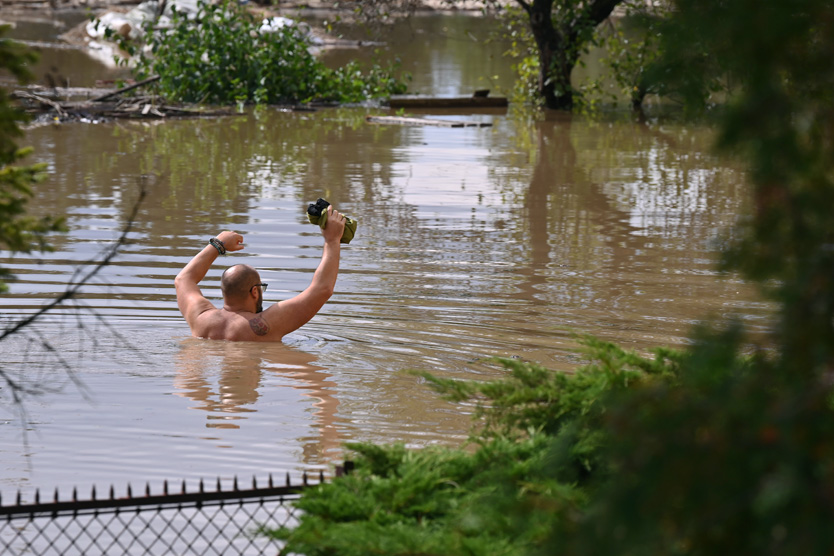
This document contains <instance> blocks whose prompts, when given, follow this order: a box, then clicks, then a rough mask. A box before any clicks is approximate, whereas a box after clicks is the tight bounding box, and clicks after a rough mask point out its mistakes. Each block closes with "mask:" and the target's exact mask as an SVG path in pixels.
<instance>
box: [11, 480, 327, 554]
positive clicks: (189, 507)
mask: <svg viewBox="0 0 834 556" xmlns="http://www.w3.org/2000/svg"><path fill="white" fill-rule="evenodd" d="M337 472H341V469H337ZM324 480H325V479H324V474H323V473H322V472H319V473H318V475H317V476H314V477H310V476H308V474H307V473H304V475H303V476H302V480H301V483H300V484H292V483H291V481H290V476H289V474H287V476H286V481H285V482H284V484H283V485H280V486H279V485H276V484H274V483H273V480H272V476H271V475H270V476H269V478H268V480H267V481H266V484H264V485H262V486H259V485H258V483H257V481H256V480H255V479H253V480H252V485H251V488H245V489H242V488H239V487H238V481H237V478H235V479H234V482H233V484H232V485H231V488H226V489H225V490H224V489H223V485H222V484H221V481H220V479H218V480H217V483H216V485H214V488H213V489H212V490H207V489H206V487H205V485H204V484H203V482H202V481H200V483H199V485H198V486H197V488H196V489H195V490H193V491H191V492H189V491H188V490H187V488H186V483H185V482H183V483H182V486H181V488H179V489H178V492H170V491H169V486H168V483H167V482H165V483H164V484H163V488H162V492H161V493H158V494H152V493H151V489H150V486H149V485H148V486H146V487H145V490H144V492H143V493H141V494H140V495H138V496H137V495H135V494H134V493H133V492H132V489H131V487H130V486H128V487H127V492H126V495H125V496H123V497H116V496H115V492H114V490H113V488H112V487H111V489H110V492H109V494H108V495H107V496H105V497H103V498H99V497H97V496H96V491H95V487H94V488H93V490H92V493H91V495H90V497H89V498H88V499H84V500H79V499H78V496H77V494H76V492H75V491H73V493H72V497H71V498H70V499H69V500H60V499H59V495H58V491H57V490H56V491H55V493H54V496H53V497H52V500H50V501H42V500H41V495H40V493H39V492H38V491H36V492H35V499H34V501H32V502H24V501H23V500H21V495H20V493H18V495H17V499H16V500H15V501H14V502H13V503H12V504H10V505H3V504H2V501H0V554H3V555H23V554H26V555H47V554H49V555H52V554H61V555H74V554H78V555H84V556H93V555H98V554H101V555H108V556H111V555H118V554H129V555H131V556H133V555H170V554H176V555H183V556H184V555H209V554H217V555H223V556H228V555H236V554H238V555H246V556H249V555H250V554H251V555H255V554H269V555H271V556H274V555H275V554H277V553H278V552H279V551H280V548H281V547H280V545H279V544H278V542H277V541H274V540H271V539H269V538H267V537H266V536H263V535H257V534H256V532H257V530H258V529H259V528H262V527H263V528H269V529H273V528H277V527H281V526H287V527H292V526H293V525H294V524H295V523H296V516H295V510H294V508H293V507H292V505H291V502H292V500H294V499H296V498H298V496H299V493H300V492H301V491H302V490H303V489H304V488H306V487H308V486H311V485H313V484H319V483H321V482H324Z"/></svg>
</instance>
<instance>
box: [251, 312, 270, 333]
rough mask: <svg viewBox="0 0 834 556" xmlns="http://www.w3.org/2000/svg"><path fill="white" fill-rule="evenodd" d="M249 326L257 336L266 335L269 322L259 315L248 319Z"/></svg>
mask: <svg viewBox="0 0 834 556" xmlns="http://www.w3.org/2000/svg"><path fill="white" fill-rule="evenodd" d="M249 326H251V327H252V332H254V333H255V334H256V335H258V336H266V334H267V332H269V323H268V322H266V320H265V319H264V318H263V317H261V316H257V317H254V318H251V319H249Z"/></svg>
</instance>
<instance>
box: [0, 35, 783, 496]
mask: <svg viewBox="0 0 834 556" xmlns="http://www.w3.org/2000/svg"><path fill="white" fill-rule="evenodd" d="M432 56H434V57H436V58H438V57H439V58H442V55H440V54H438V53H437V52H430V53H427V60H426V64H427V65H428V64H430V60H431V59H432ZM420 79H422V80H424V81H425V82H431V80H432V79H431V78H429V77H426V76H423V77H421V78H420ZM442 79H450V78H449V77H445V78H442ZM441 88H442V87H441ZM380 112H384V111H380V110H378V109H373V108H342V109H332V110H331V109H328V110H320V111H317V112H311V113H300V112H285V111H281V110H277V109H271V108H266V109H258V110H250V111H247V112H246V113H244V114H241V115H238V116H233V117H226V118H220V119H203V120H178V121H167V122H131V121H119V122H112V123H105V124H96V125H90V124H71V125H60V126H52V125H48V126H41V127H37V128H34V129H32V130H31V131H29V132H28V134H27V136H26V144H29V145H32V146H33V147H34V149H35V153H36V154H35V155H34V156H33V158H34V159H36V160H39V161H44V162H46V163H47V164H48V165H49V178H48V179H47V180H46V181H45V182H44V183H43V184H41V185H39V186H38V188H37V191H38V193H37V198H36V200H35V202H34V203H33V207H32V208H33V212H35V213H38V214H65V215H66V216H67V218H68V224H69V228H70V231H69V233H68V234H66V235H64V236H56V237H55V238H54V240H53V244H54V246H55V251H54V252H52V253H46V254H43V255H40V256H38V257H30V256H22V255H17V256H14V257H10V256H9V254H8V253H3V254H2V256H3V257H2V259H0V264H2V266H4V267H6V268H9V269H10V270H11V271H12V272H14V273H15V274H16V275H17V276H18V278H19V280H18V281H17V282H15V283H13V284H12V285H11V291H10V293H9V294H8V295H5V296H3V297H2V300H0V304H1V305H2V317H3V319H4V320H5V321H6V322H11V321H13V320H14V319H17V318H20V317H21V316H23V315H27V314H31V313H33V312H34V311H35V310H37V308H38V307H40V306H41V305H42V304H44V303H45V302H47V301H48V300H49V299H50V298H51V297H53V296H55V295H57V294H59V293H60V292H62V291H64V289H65V288H66V284H67V283H68V282H71V281H73V280H77V279H78V278H79V276H81V275H83V273H84V269H85V268H88V267H86V266H85V262H86V261H89V260H93V259H96V258H98V257H100V253H101V251H102V249H104V248H106V247H107V246H108V245H109V244H110V242H112V241H113V240H114V239H115V238H116V237H117V236H118V235H119V232H120V230H121V229H122V227H123V226H124V224H125V221H126V219H127V218H128V216H129V214H130V212H131V210H132V208H133V207H134V205H135V203H136V201H137V199H138V197H139V190H140V188H142V187H144V188H145V190H146V193H147V197H146V199H145V200H144V201H143V202H142V204H141V205H140V207H139V211H138V217H137V219H136V222H135V224H134V228H133V229H132V231H131V232H130V233H129V236H128V243H127V245H125V246H124V247H123V248H122V249H121V250H120V252H119V254H118V256H117V257H116V258H115V259H114V262H113V264H111V265H110V266H108V267H106V268H104V269H103V270H102V272H101V273H100V274H99V275H97V276H96V277H95V278H94V279H93V280H92V282H91V283H90V284H89V285H87V286H85V287H84V288H83V290H82V292H83V293H82V294H81V296H80V297H79V298H78V299H77V300H76V301H74V302H73V303H71V304H70V305H69V306H68V307H65V308H62V309H59V310H56V311H54V312H52V313H50V314H49V315H48V316H47V317H45V318H44V319H43V320H41V321H39V322H38V324H37V325H36V326H35V327H33V328H31V329H30V330H29V331H28V332H27V333H26V334H24V335H20V336H17V337H15V338H13V339H12V340H11V341H6V342H4V343H3V344H2V347H1V348H0V349H2V352H3V355H2V358H3V363H4V368H5V369H12V370H13V373H14V376H15V377H16V378H18V379H19V380H21V381H23V383H24V384H31V385H47V386H49V387H50V388H53V389H55V390H58V392H56V393H51V394H48V395H45V396H41V397H36V398H30V399H29V400H28V401H27V403H26V405H25V409H26V411H27V414H26V415H25V418H24V419H23V421H21V416H20V414H19V413H17V412H16V411H15V410H14V409H13V408H12V407H13V406H11V405H9V404H8V403H7V404H6V406H5V407H6V408H7V409H6V419H5V420H4V421H2V427H0V450H2V459H1V460H0V461H2V468H0V487H2V489H3V490H6V489H12V488H18V487H24V488H29V487H31V486H40V487H44V488H50V489H51V488H53V487H55V486H59V487H61V488H62V489H64V488H69V487H71V486H72V485H79V486H82V487H83V486H84V485H87V484H90V483H93V482H98V483H99V484H100V483H101V482H102V481H103V482H105V483H106V482H115V483H117V484H121V483H126V482H128V481H140V482H141V481H144V480H157V479H159V480H161V479H163V478H168V479H176V480H180V479H188V480H193V479H196V478H197V477H214V476H217V475H221V476H226V477H228V476H232V475H239V476H243V477H246V476H248V475H251V474H263V473H266V472H270V471H276V472H283V471H285V470H287V469H295V468H298V467H311V466H326V465H328V464H330V463H333V462H335V461H338V460H340V459H341V458H342V457H343V452H342V449H341V444H342V443H343V442H345V441H360V440H361V441H374V442H405V443H407V444H408V445H412V446H425V445H428V444H432V443H442V444H459V443H460V442H461V441H462V440H463V439H464V438H465V436H466V433H467V431H468V427H469V424H470V420H469V419H470V418H469V411H470V408H467V407H460V406H456V405H452V404H448V403H446V402H443V401H441V400H439V399H438V398H437V397H436V396H435V395H434V394H433V393H432V392H431V391H429V390H428V388H426V387H425V386H424V385H423V384H421V381H420V380H419V379H416V378H415V377H414V376H412V375H410V374H407V373H405V372H404V371H406V370H408V369H426V370H430V371H435V372H437V373H439V374H441V375H443V376H451V377H459V378H475V379H486V378H494V377H498V376H501V375H502V374H503V371H502V370H501V368H500V367H499V366H497V365H495V364H493V363H491V362H489V361H488V360H487V358H489V357H492V356H503V357H515V358H521V359H524V360H530V361H536V362H540V363H542V364H544V365H546V366H549V367H552V368H556V369H560V370H565V371H569V370H571V369H573V368H575V367H576V365H577V364H579V362H581V360H582V358H581V357H580V356H579V355H578V354H577V353H576V351H575V350H576V348H577V343H576V341H575V339H574V337H573V334H574V333H582V334H584V333H590V334H595V335H598V336H600V337H602V338H603V339H606V340H612V341H616V342H618V343H620V344H622V345H624V346H625V347H627V348H633V349H637V350H641V351H643V350H647V349H650V348H651V347H653V346H659V345H673V346H681V345H684V344H685V343H686V341H687V340H686V338H687V334H688V332H689V330H690V327H691V326H692V325H693V324H694V323H696V322H697V321H698V320H699V319H701V318H703V317H706V316H708V315H718V316H726V315H731V314H738V315H740V317H741V318H742V319H744V320H745V322H747V323H748V325H749V326H750V327H751V328H752V329H753V330H754V331H757V332H764V331H765V330H766V329H767V323H768V316H769V308H768V306H767V305H766V304H765V303H762V302H761V301H760V300H759V299H758V297H757V296H756V294H755V292H754V290H753V288H752V287H751V286H749V285H747V284H745V283H743V282H742V281H740V280H739V279H737V278H735V277H732V276H729V277H728V276H719V275H718V274H717V273H716V272H715V270H714V262H715V257H716V253H717V251H716V248H715V246H714V241H715V240H716V238H718V237H719V235H720V234H721V233H722V231H724V230H726V228H727V227H728V226H729V225H730V224H731V223H732V222H733V220H734V219H735V217H736V215H737V214H738V213H739V212H740V211H742V210H743V206H744V203H745V199H746V195H747V186H746V185H745V177H744V174H743V173H742V172H741V171H739V169H738V168H737V167H734V166H733V165H732V164H730V163H728V162H727V161H723V160H719V159H717V158H716V157H714V156H713V155H711V154H710V146H711V143H712V140H713V133H712V132H711V131H710V129H709V128H707V127H701V126H696V125H682V124H678V123H674V122H671V121H663V120H657V121H653V122H651V123H650V124H641V123H636V122H634V121H633V120H632V119H631V118H628V117H622V118H620V117H617V118H606V119H603V120H602V121H589V120H585V119H582V118H579V117H570V116H565V115H558V116H557V115H553V116H551V117H550V118H549V119H548V120H546V121H531V120H529V119H526V118H524V117H515V116H513V115H512V113H510V114H506V113H502V112H498V113H486V114H476V115H466V116H454V115H449V114H431V116H432V117H443V118H459V119H466V120H475V121H480V122H484V123H489V124H492V125H491V127H483V128H454V129H449V128H437V127H398V126H378V125H372V124H368V123H366V122H365V116H366V115H367V114H369V113H380ZM319 196H322V197H326V198H327V199H329V200H330V201H331V202H332V203H333V204H334V205H335V206H336V207H338V208H339V209H340V210H342V211H343V212H345V213H347V214H348V215H350V216H353V217H355V218H357V219H358V220H359V229H358V233H357V236H356V238H355V239H354V240H353V242H352V243H351V244H350V245H349V246H346V247H345V248H344V249H343V251H342V253H343V254H342V266H341V273H340V278H339V282H338V285H337V291H336V294H335V295H334V296H333V298H332V299H331V301H330V302H329V303H328V304H327V305H326V306H325V307H324V308H323V310H322V311H321V313H320V314H319V315H318V316H317V317H315V318H314V319H313V320H312V321H311V322H310V323H309V324H308V325H307V326H305V327H303V328H302V329H300V330H299V331H297V332H296V333H293V334H291V335H289V336H288V337H287V338H286V339H285V342H284V343H283V344H280V345H267V346H264V345H260V344H258V345H255V344H247V343H244V344H231V343H225V342H211V341H204V340H199V339H194V338H190V337H189V332H188V328H187V326H186V325H185V323H184V321H183V320H182V318H181V316H180V314H179V312H178V311H177V307H176V301H175V296H174V289H173V278H174V276H175V275H176V273H177V272H178V271H179V270H180V269H181V268H182V267H183V266H184V265H185V264H186V263H187V262H188V260H189V259H190V258H191V257H192V256H193V255H194V254H196V253H197V252H198V251H199V250H200V249H201V248H202V247H203V246H204V245H205V244H206V242H207V240H208V239H209V238H210V237H212V236H214V235H216V234H217V233H218V232H219V231H221V230H224V229H233V230H236V231H238V232H240V233H242V234H243V235H244V237H245V241H246V249H245V250H244V251H243V252H240V253H236V254H233V255H230V256H227V257H225V258H220V259H218V261H217V263H216V264H215V265H214V266H213V267H212V269H211V270H210V272H209V273H208V276H207V277H206V279H205V281H204V283H203V292H204V293H205V294H206V296H207V297H209V298H210V299H212V300H214V301H215V302H217V301H218V300H219V276H220V273H221V272H222V270H223V269H224V268H225V267H226V266H227V265H229V264H233V263H237V262H246V263H249V264H252V265H254V266H256V267H257V268H259V269H260V272H261V276H262V278H263V280H264V281H265V282H267V283H269V289H268V290H267V292H266V294H265V302H266V303H270V302H275V301H278V300H281V299H286V298H288V297H290V296H292V295H295V294H296V293H298V292H299V291H301V290H302V289H304V288H305V287H306V285H307V284H309V282H310V279H311V277H312V274H313V271H314V270H315V268H316V265H317V264H318V261H319V258H320V255H321V245H322V240H321V235H320V232H319V231H318V229H317V228H316V227H314V226H311V225H310V224H309V223H307V220H306V217H305V214H304V209H305V207H306V204H307V203H308V202H311V201H314V200H315V199H316V198H317V197H319ZM44 341H46V342H48V343H49V346H50V348H51V351H45V350H44V349H42V347H40V346H41V344H42V342H44ZM58 357H60V359H61V360H62V361H64V362H66V364H67V365H69V366H70V367H71V368H72V369H73V370H74V375H72V376H68V375H67V373H66V371H65V370H64V369H63V368H62V367H61V365H59V364H58V363H59V361H58ZM74 380H76V381H77V382H78V383H76V382H74ZM6 402H8V400H6Z"/></svg>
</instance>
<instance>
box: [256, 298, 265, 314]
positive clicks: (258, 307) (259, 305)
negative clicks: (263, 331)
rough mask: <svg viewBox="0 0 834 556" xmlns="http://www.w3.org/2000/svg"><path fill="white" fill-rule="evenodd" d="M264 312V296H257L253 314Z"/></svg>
mask: <svg viewBox="0 0 834 556" xmlns="http://www.w3.org/2000/svg"><path fill="white" fill-rule="evenodd" d="M263 311H264V295H263V294H260V295H258V303H257V304H256V305H255V312H256V313H263Z"/></svg>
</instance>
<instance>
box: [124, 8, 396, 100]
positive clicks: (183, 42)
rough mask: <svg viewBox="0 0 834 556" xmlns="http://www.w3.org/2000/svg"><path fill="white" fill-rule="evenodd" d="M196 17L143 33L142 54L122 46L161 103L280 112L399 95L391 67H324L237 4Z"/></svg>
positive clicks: (303, 46)
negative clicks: (246, 105) (152, 82)
mask: <svg viewBox="0 0 834 556" xmlns="http://www.w3.org/2000/svg"><path fill="white" fill-rule="evenodd" d="M198 9H199V11H198V13H197V14H196V17H189V16H188V15H186V14H185V13H181V12H177V11H176V10H174V12H173V15H172V17H171V28H170V29H154V23H153V22H149V23H148V24H147V25H146V29H145V31H146V33H145V34H146V36H147V37H148V47H149V49H148V48H144V49H139V48H136V47H135V46H132V45H129V44H127V43H126V42H124V41H122V44H123V45H124V47H125V48H126V49H128V50H129V52H131V53H132V54H134V55H136V56H137V57H138V59H137V65H136V73H137V77H139V78H144V77H148V76H150V75H158V76H159V81H158V83H157V87H158V89H159V91H160V92H161V94H162V95H163V96H165V97H166V98H169V99H171V100H176V101H183V102H199V103H211V104H236V103H243V102H253V103H258V104H279V103H296V102H310V101H336V102H360V101H363V100H366V99H369V98H385V97H388V96H390V95H392V94H399V93H404V92H406V87H407V85H406V83H407V76H405V77H402V78H396V77H395V73H396V67H394V66H390V67H388V68H381V67H379V66H374V67H373V68H372V69H371V70H370V71H368V72H363V71H361V70H360V68H359V67H358V65H356V64H355V63H352V64H348V65H347V66H345V67H342V68H338V69H335V70H334V69H330V68H328V67H326V66H325V65H324V64H323V63H322V62H321V61H320V60H318V59H317V58H316V57H315V56H314V55H313V54H312V53H311V52H310V46H311V45H310V43H309V41H308V40H307V39H306V38H305V37H304V36H303V35H302V34H301V33H300V32H299V31H298V30H297V29H296V28H295V27H294V26H286V27H283V28H282V29H280V30H278V31H275V32H262V31H261V30H260V23H259V22H257V21H256V20H255V18H254V17H253V16H252V15H251V14H249V13H248V12H246V11H245V10H244V9H242V8H240V7H239V6H238V4H237V3H236V2H229V1H226V2H222V3H219V4H210V3H206V2H203V1H201V2H199V4H198Z"/></svg>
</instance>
